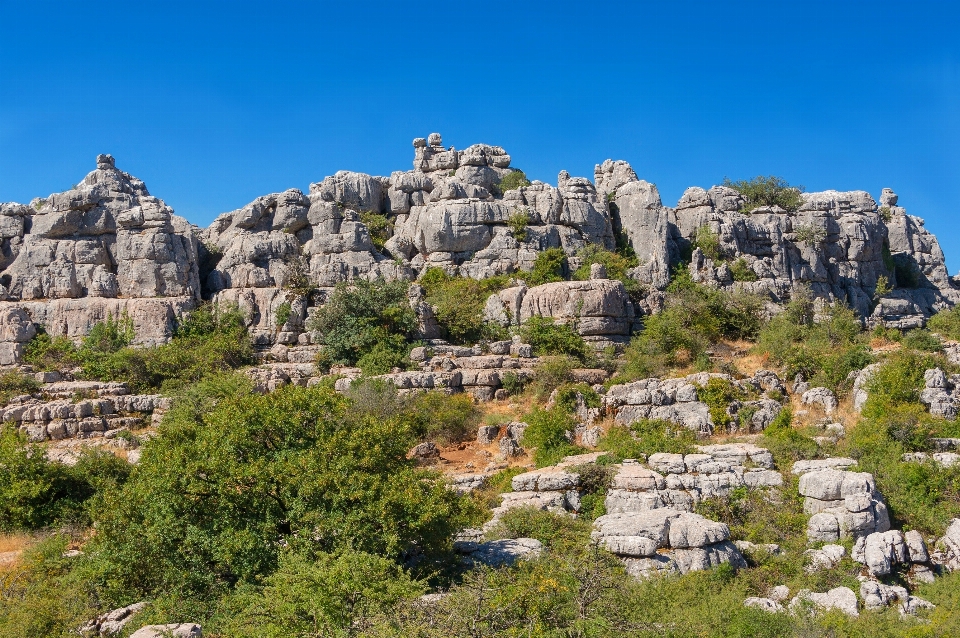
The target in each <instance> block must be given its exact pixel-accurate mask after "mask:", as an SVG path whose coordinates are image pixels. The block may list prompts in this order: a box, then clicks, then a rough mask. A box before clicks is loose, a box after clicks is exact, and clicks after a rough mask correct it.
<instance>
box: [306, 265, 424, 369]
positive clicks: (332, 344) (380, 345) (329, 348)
mask: <svg viewBox="0 0 960 638" xmlns="http://www.w3.org/2000/svg"><path fill="white" fill-rule="evenodd" d="M408 288H409V285H408V284H407V283H406V282H403V281H385V280H383V279H377V280H374V281H367V280H364V279H358V280H356V281H354V282H353V284H351V285H347V284H345V283H341V284H337V287H336V289H335V290H334V292H333V294H332V295H331V296H330V299H329V300H328V301H327V303H326V305H324V306H323V307H322V308H320V311H319V312H317V313H316V314H315V315H314V316H313V319H312V320H311V321H310V325H309V326H308V327H309V328H310V330H312V331H313V332H314V333H315V335H316V342H317V343H320V344H322V345H323V346H324V348H323V351H322V354H321V357H322V360H321V361H320V362H319V363H320V364H321V365H325V366H330V365H354V364H356V363H357V362H359V361H360V360H361V359H362V358H363V357H364V356H365V355H368V354H369V355H371V356H370V357H369V358H368V359H367V360H366V363H367V365H368V367H371V368H376V369H382V368H383V366H386V365H388V364H393V363H395V362H396V361H403V360H406V357H407V356H408V355H409V352H410V344H411V343H412V341H413V338H414V336H415V334H416V330H417V318H416V315H415V314H414V312H413V310H412V309H411V308H410V303H409V301H408V299H407V289H408ZM391 367H392V365H391ZM371 372H372V370H371Z"/></svg>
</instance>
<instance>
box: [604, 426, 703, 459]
mask: <svg viewBox="0 0 960 638" xmlns="http://www.w3.org/2000/svg"><path fill="white" fill-rule="evenodd" d="M696 442H697V433H696V432H694V431H693V430H691V429H690V428H686V427H684V426H682V425H677V424H675V423H672V422H670V421H660V420H656V419H654V420H650V419H641V420H639V421H637V422H635V423H632V424H631V425H630V426H623V425H614V426H612V427H611V428H610V429H609V430H607V432H606V434H604V435H603V436H602V437H601V438H600V444H599V446H598V449H600V450H601V451H603V452H609V453H610V455H611V457H613V459H614V460H616V461H618V462H619V461H622V460H623V459H638V458H644V457H646V456H649V455H650V454H655V453H657V452H668V453H670V454H691V453H692V452H693V451H694V447H693V446H694V445H695V444H696Z"/></svg>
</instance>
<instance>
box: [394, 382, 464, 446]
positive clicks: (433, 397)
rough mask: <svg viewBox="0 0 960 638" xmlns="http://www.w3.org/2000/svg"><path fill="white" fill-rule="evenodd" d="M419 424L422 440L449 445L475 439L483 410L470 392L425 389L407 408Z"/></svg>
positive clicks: (418, 429) (418, 430) (418, 432)
mask: <svg viewBox="0 0 960 638" xmlns="http://www.w3.org/2000/svg"><path fill="white" fill-rule="evenodd" d="M407 410H408V412H409V413H410V416H411V418H416V419H417V420H418V421H419V423H420V425H419V427H418V428H417V434H418V436H419V437H420V438H421V439H424V440H427V441H435V442H437V443H440V444H443V445H446V444H450V443H460V442H461V441H467V440H470V439H475V438H476V436H477V426H478V425H479V424H480V410H479V409H478V408H477V406H476V405H475V404H474V402H473V398H472V397H471V396H470V395H469V394H445V393H443V392H424V393H422V394H418V395H416V396H414V397H413V398H412V399H411V400H410V405H409V407H408V408H407Z"/></svg>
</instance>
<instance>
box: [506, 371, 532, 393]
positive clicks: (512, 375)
mask: <svg viewBox="0 0 960 638" xmlns="http://www.w3.org/2000/svg"><path fill="white" fill-rule="evenodd" d="M500 385H501V386H503V389H504V390H506V391H507V394H508V395H510V396H512V397H514V396H517V395H519V394H521V393H523V390H524V388H525V387H526V383H525V382H524V381H523V379H521V378H520V375H518V374H517V373H516V372H513V371H512V370H508V371H507V372H504V373H503V374H502V375H501V376H500Z"/></svg>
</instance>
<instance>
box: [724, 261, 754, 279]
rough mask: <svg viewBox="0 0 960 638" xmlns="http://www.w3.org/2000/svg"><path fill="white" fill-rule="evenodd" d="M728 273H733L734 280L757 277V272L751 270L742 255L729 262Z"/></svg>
mask: <svg viewBox="0 0 960 638" xmlns="http://www.w3.org/2000/svg"><path fill="white" fill-rule="evenodd" d="M730 273H731V274H732V275H733V280H734V281H756V280H757V279H759V277H757V273H755V272H754V271H753V268H751V267H750V265H749V264H748V263H747V260H746V259H744V258H743V257H740V258H739V259H737V260H736V261H735V262H733V263H732V264H730Z"/></svg>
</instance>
